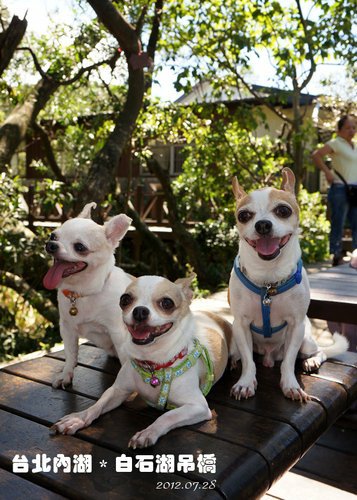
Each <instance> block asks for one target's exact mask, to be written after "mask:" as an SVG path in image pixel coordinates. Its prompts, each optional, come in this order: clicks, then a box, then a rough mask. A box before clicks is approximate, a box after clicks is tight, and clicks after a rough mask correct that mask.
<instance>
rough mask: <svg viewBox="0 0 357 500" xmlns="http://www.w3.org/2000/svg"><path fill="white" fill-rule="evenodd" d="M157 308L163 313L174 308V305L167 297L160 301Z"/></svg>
mask: <svg viewBox="0 0 357 500" xmlns="http://www.w3.org/2000/svg"><path fill="white" fill-rule="evenodd" d="M159 306H160V307H161V309H164V310H165V311H170V310H171V309H173V308H174V307H175V303H174V301H173V300H172V299H170V298H169V297H164V298H163V299H161V300H160V302H159Z"/></svg>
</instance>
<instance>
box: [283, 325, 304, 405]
mask: <svg viewBox="0 0 357 500" xmlns="http://www.w3.org/2000/svg"><path fill="white" fill-rule="evenodd" d="M303 338H304V321H303V320H301V321H300V322H297V321H296V322H294V324H292V325H291V324H290V325H288V326H287V331H286V339H285V345H284V359H283V361H282V363H281V380H280V386H281V388H282V391H283V393H284V396H285V397H287V398H290V399H294V400H297V401H301V402H306V401H308V400H309V399H310V396H309V395H308V394H307V393H306V392H305V391H304V390H303V389H302V388H301V387H300V385H299V383H298V381H297V380H296V377H295V362H296V357H297V354H298V352H299V349H300V347H301V344H302V341H303Z"/></svg>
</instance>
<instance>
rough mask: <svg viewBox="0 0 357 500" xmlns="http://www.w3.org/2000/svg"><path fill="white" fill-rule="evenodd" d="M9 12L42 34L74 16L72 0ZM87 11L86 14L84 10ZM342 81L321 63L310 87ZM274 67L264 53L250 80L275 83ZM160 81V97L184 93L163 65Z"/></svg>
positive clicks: (33, 2) (38, 1) (30, 3)
mask: <svg viewBox="0 0 357 500" xmlns="http://www.w3.org/2000/svg"><path fill="white" fill-rule="evenodd" d="M3 3H4V4H5V5H7V7H8V9H9V11H10V14H12V15H13V14H16V15H17V16H18V17H20V18H22V17H23V16H25V14H26V18H27V21H28V31H33V32H35V33H38V34H41V33H45V32H46V31H47V29H48V26H49V24H50V22H51V20H52V21H54V22H56V23H61V22H67V23H68V22H69V23H70V22H71V20H73V13H72V9H71V6H72V0H4V1H3ZM92 13H93V16H94V12H93V11H92V9H91V8H90V7H89V9H88V11H86V14H85V15H88V16H91V15H92ZM83 15H84V14H83ZM336 73H338V79H339V80H340V82H341V81H343V79H344V74H345V73H344V69H343V68H341V67H337V66H333V65H332V66H328V65H327V66H319V67H318V69H317V71H316V73H315V75H314V77H313V78H312V81H311V82H310V84H309V86H308V87H307V91H308V92H309V93H310V94H321V93H324V92H325V91H326V89H325V88H324V87H323V85H322V84H321V80H322V79H323V78H326V77H334V78H335V79H336ZM273 77H274V70H273V68H272V66H271V65H270V63H269V60H268V58H267V57H266V56H264V55H263V54H260V56H259V58H256V59H255V61H254V62H253V65H252V73H251V75H250V77H249V78H250V82H251V83H255V84H259V85H267V86H274V84H273ZM157 81H158V83H156V84H154V86H153V95H154V96H155V97H160V98H161V99H162V100H165V101H166V100H167V101H174V100H176V99H177V98H178V97H179V96H180V95H181V93H178V92H177V91H176V90H175V88H174V81H175V74H174V72H173V71H172V70H170V68H168V67H167V68H164V69H163V70H162V71H161V72H160V74H158V76H157Z"/></svg>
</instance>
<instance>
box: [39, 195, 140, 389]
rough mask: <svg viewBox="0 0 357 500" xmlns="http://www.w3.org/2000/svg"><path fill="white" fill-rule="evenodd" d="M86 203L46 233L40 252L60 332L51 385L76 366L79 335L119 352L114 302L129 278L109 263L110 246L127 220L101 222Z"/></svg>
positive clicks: (63, 381) (65, 381)
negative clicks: (60, 352)
mask: <svg viewBox="0 0 357 500" xmlns="http://www.w3.org/2000/svg"><path fill="white" fill-rule="evenodd" d="M95 207H96V204H95V203H88V204H87V205H86V206H85V207H84V208H83V210H82V212H81V213H80V214H79V215H78V217H76V218H74V219H70V220H68V221H66V222H65V223H64V224H63V225H62V226H61V227H60V228H58V229H56V230H55V231H54V232H53V233H51V236H50V239H49V241H48V242H47V243H46V251H47V253H48V254H49V255H51V256H52V257H53V258H54V264H53V266H52V267H51V268H50V269H49V271H48V272H47V274H46V276H45V277H44V279H43V284H44V286H45V288H47V289H49V290H53V289H55V288H57V289H58V307H59V314H60V333H61V337H62V339H63V342H64V350H65V356H66V360H65V363H64V367H63V370H62V372H61V373H60V374H59V375H58V376H56V377H55V379H54V380H53V384H52V385H53V387H59V386H62V387H63V388H65V387H66V386H68V385H70V384H71V382H72V379H73V371H74V368H75V366H76V365H77V358H78V340H79V337H83V338H86V339H88V340H91V341H93V342H94V343H95V344H96V345H97V346H98V347H101V348H103V349H105V351H106V352H107V353H108V354H110V355H112V356H119V358H120V360H121V362H123V357H122V355H121V344H122V342H123V338H124V337H123V330H124V324H123V322H122V314H121V311H120V309H119V308H118V302H119V299H120V297H121V295H122V294H123V292H124V290H125V289H126V287H127V286H128V284H129V283H130V282H131V279H132V278H131V277H130V276H129V275H128V274H126V273H125V272H124V271H123V270H122V269H120V268H119V267H116V266H115V259H114V250H115V248H116V247H117V246H118V245H119V241H120V240H121V239H122V238H123V237H124V236H125V234H126V232H127V230H128V228H129V226H130V223H131V219H130V218H129V217H127V216H126V215H124V214H120V215H117V216H115V217H113V218H112V219H110V220H109V221H108V222H106V223H105V224H104V226H101V225H99V224H96V223H95V222H94V221H93V220H92V219H91V209H92V208H95Z"/></svg>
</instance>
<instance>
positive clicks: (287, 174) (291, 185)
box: [281, 167, 295, 194]
mask: <svg viewBox="0 0 357 500" xmlns="http://www.w3.org/2000/svg"><path fill="white" fill-rule="evenodd" d="M282 174H283V181H282V183H281V189H283V190H284V191H289V192H290V193H292V194H295V175H294V172H293V171H292V170H291V169H290V168H288V167H285V168H283V171H282Z"/></svg>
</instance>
